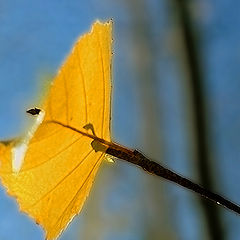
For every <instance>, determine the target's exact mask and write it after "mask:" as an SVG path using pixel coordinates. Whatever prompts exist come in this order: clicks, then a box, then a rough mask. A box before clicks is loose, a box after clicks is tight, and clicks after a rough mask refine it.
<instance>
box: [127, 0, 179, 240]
mask: <svg viewBox="0 0 240 240" xmlns="http://www.w3.org/2000/svg"><path fill="white" fill-rule="evenodd" d="M125 2H126V4H127V6H128V7H129V15H130V16H131V22H132V26H131V34H132V38H133V43H134V44H133V50H132V52H133V53H134V54H135V55H134V59H133V66H134V67H135V69H134V71H135V72H136V78H137V82H136V85H137V91H138V97H139V99H138V100H139V105H140V106H141V107H140V109H141V111H142V112H141V113H142V119H141V120H142V122H141V124H140V126H141V127H142V131H141V132H140V133H139V134H140V136H139V139H141V140H139V141H140V144H141V145H142V148H143V151H144V153H146V154H147V155H148V156H150V157H151V158H153V159H161V160H163V159H164V146H163V143H164V142H163V141H162V138H161V136H160V134H159V133H160V132H161V130H160V129H161V127H162V125H161V120H160V119H159V117H158V116H159V115H160V114H159V109H161V106H160V102H159V98H158V91H157V89H158V84H159V81H158V79H157V65H156V63H157V59H158V57H159V55H158V54H159V52H158V46H156V44H155V43H154V42H153V37H152V35H151V34H152V32H151V30H152V29H151V26H152V25H151V21H150V15H149V13H148V7H149V6H148V1H144V0H131V1H125ZM162 132H163V131H162ZM142 180H143V183H142V185H143V188H144V190H143V191H142V194H143V196H142V198H143V199H144V200H145V202H146V206H144V207H143V211H142V217H143V220H144V222H143V225H144V228H143V236H144V239H151V240H159V239H175V237H174V235H175V233H174V232H173V230H172V228H173V227H172V223H171V221H170V220H171V219H169V216H171V214H170V211H171V210H170V209H171V208H170V206H167V196H166V195H167V192H166V190H165V189H164V183H159V180H158V179H156V178H152V177H151V176H147V175H145V174H143V176H142Z"/></svg>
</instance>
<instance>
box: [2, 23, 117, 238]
mask: <svg viewBox="0 0 240 240" xmlns="http://www.w3.org/2000/svg"><path fill="white" fill-rule="evenodd" d="M111 32H112V23H111V22H107V23H100V22H96V23H95V24H94V25H93V27H92V30H91V32H90V33H88V34H85V35H83V36H82V37H80V39H79V40H78V41H77V42H76V44H75V46H74V48H73V50H72V52H71V54H70V55H69V57H68V58H67V60H66V62H65V63H64V64H63V66H62V67H61V69H60V71H59V73H58V74H57V76H56V78H55V79H54V81H53V84H52V85H51V87H50V89H49V93H48V94H47V97H46V99H45V101H44V103H43V105H42V107H41V110H42V111H41V112H40V115H39V116H38V117H37V121H36V122H37V123H36V125H35V126H34V127H33V128H32V129H31V130H30V131H29V133H28V135H27V136H26V137H25V138H23V139H21V140H18V141H17V140H16V141H12V142H2V143H0V178H1V180H2V183H3V185H4V186H6V188H7V190H8V193H9V194H10V195H13V196H15V197H16V199H17V202H18V203H19V206H20V209H21V210H22V211H24V212H26V213H28V214H29V215H30V216H31V217H33V218H34V219H35V221H36V222H37V223H39V224H40V225H42V226H43V227H44V229H45V231H46V238H47V239H55V238H56V237H57V236H58V235H59V234H60V233H61V231H62V230H63V229H65V228H66V226H67V224H68V223H69V222H70V221H71V219H72V218H73V217H74V216H75V215H76V214H78V213H79V212H80V210H81V209H82V206H83V204H84V201H85V199H86V197H87V196H88V194H89V191H90V188H91V186H92V183H93V180H94V178H95V175H96V173H97V170H98V168H99V165H100V164H101V162H102V159H103V157H104V150H102V151H95V150H94V149H93V147H92V145H91V143H92V141H93V138H94V136H95V135H96V136H97V137H99V138H102V139H105V140H107V141H110V97H111V96H110V95H111V80H110V78H111V55H112V53H111V43H112V38H111ZM34 111H35V110H34ZM75 130H78V131H75ZM24 155H25V156H24Z"/></svg>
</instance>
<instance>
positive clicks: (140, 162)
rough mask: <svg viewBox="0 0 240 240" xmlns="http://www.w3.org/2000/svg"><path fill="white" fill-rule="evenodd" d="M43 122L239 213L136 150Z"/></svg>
mask: <svg viewBox="0 0 240 240" xmlns="http://www.w3.org/2000/svg"><path fill="white" fill-rule="evenodd" d="M27 112H28V113H30V114H32V115H38V113H39V112H40V110H39V109H38V108H35V109H30V110H28V111H27ZM44 123H45V124H57V125H60V126H62V127H64V128H67V129H70V130H72V131H74V132H78V133H79V134H81V135H83V136H86V137H89V138H91V139H93V141H92V144H91V145H92V147H93V149H94V150H95V151H96V152H97V151H103V152H106V153H107V154H109V155H111V156H114V157H117V158H120V159H122V160H125V161H127V162H130V163H132V164H134V165H137V166H139V167H141V168H142V169H143V170H144V171H146V172H148V173H151V174H153V175H156V176H159V177H162V178H164V179H166V180H169V181H171V182H174V183H177V184H178V185H180V186H182V187H185V188H187V189H189V190H192V191H193V192H195V193H198V194H200V195H201V196H202V197H204V198H207V199H209V200H211V201H213V202H214V203H216V204H217V205H222V206H223V207H225V208H227V209H229V210H231V211H233V212H235V213H237V214H239V215H240V206H239V205H237V204H235V203H233V202H231V201H229V200H227V199H226V198H224V197H222V196H220V195H219V194H216V193H213V192H211V191H209V190H207V189H205V188H203V187H201V186H200V185H198V184H196V183H194V182H192V181H191V180H189V179H187V178H185V177H182V176H180V175H178V174H177V173H175V172H173V171H171V170H169V169H167V168H166V167H163V166H161V165H160V164H159V163H156V162H154V161H152V160H150V159H148V158H147V157H145V156H144V155H143V154H142V153H140V152H139V151H137V150H131V149H128V148H126V147H123V146H121V145H118V144H116V143H114V142H109V141H106V140H104V139H102V138H99V137H97V136H95V135H92V134H89V133H86V132H83V131H81V130H78V129H76V128H74V127H71V126H69V125H66V124H64V123H61V122H58V121H54V120H52V121H45V122H43V124H44ZM93 132H94V131H93Z"/></svg>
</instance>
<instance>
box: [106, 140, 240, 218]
mask: <svg viewBox="0 0 240 240" xmlns="http://www.w3.org/2000/svg"><path fill="white" fill-rule="evenodd" d="M106 153H107V154H109V155H112V156H114V157H117V158H120V159H122V160H125V161H127V162H130V163H132V164H134V165H137V166H139V167H141V168H142V169H143V170H144V171H146V172H148V173H151V174H153V175H156V176H159V177H162V178H164V179H166V180H169V181H171V182H174V183H177V184H178V185H180V186H182V187H185V188H187V189H190V190H192V191H193V192H195V193H198V194H200V195H201V196H202V197H204V198H206V199H209V200H211V201H212V202H214V203H215V204H217V205H221V206H223V207H225V208H226V209H228V210H231V211H233V212H235V213H237V214H239V215H240V206H239V205H237V204H235V203H233V202H231V201H229V200H227V199H226V198H224V197H222V196H220V195H218V194H216V193H213V192H211V191H209V190H207V189H205V188H203V187H201V186H200V185H198V184H196V183H194V182H192V181H191V180H189V179H187V178H185V177H182V176H180V175H178V174H177V173H175V172H173V171H171V170H169V169H167V168H165V167H163V166H161V165H160V164H158V163H156V162H154V161H151V160H150V159H148V158H147V157H145V156H144V155H143V154H142V153H140V152H138V151H137V150H134V151H133V150H130V149H127V148H125V147H122V146H119V145H117V144H111V146H109V147H108V148H107V150H106Z"/></svg>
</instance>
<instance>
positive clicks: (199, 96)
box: [172, 0, 225, 240]
mask: <svg viewBox="0 0 240 240" xmlns="http://www.w3.org/2000/svg"><path fill="white" fill-rule="evenodd" d="M189 4H190V3H189V1H187V0H173V1H172V6H173V9H172V10H174V13H175V17H176V25H177V27H180V29H181V31H180V34H181V35H182V39H183V45H182V47H183V55H182V59H181V61H182V60H183V59H184V61H182V62H184V63H185V66H184V69H186V71H187V73H186V79H187V80H188V83H187V85H188V90H189V91H187V92H186V93H187V94H188V95H189V99H190V103H189V105H190V106H189V107H190V108H189V111H191V119H192V120H193V139H194V142H195V144H193V145H194V147H195V152H196V154H195V156H196V160H197V171H198V176H199V180H200V182H199V183H200V184H201V185H202V186H203V187H205V188H207V189H210V190H214V189H216V186H214V179H216V176H214V173H216V169H214V171H213V169H212V166H214V164H216V163H214V162H213V159H212V151H211V149H210V146H211V142H210V140H209V139H210V134H209V130H210V129H209V123H208V120H209V119H208V104H207V94H206V90H205V84H204V77H203V71H202V66H201V65H202V64H201V61H200V55H199V49H198V43H197V39H196V36H195V34H196V32H197V31H196V25H194V22H193V19H192V16H191V12H190V8H189V7H190V6H189ZM201 203H202V207H203V212H204V215H205V219H206V226H207V231H208V235H209V237H210V239H214V240H222V239H225V237H224V236H225V231H224V228H223V223H222V220H221V215H220V209H219V207H217V206H216V205H214V204H213V203H210V202H208V201H206V200H204V199H201Z"/></svg>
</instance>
